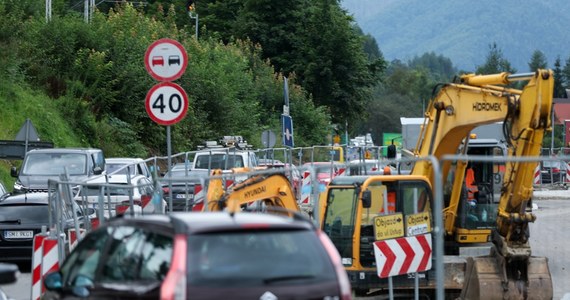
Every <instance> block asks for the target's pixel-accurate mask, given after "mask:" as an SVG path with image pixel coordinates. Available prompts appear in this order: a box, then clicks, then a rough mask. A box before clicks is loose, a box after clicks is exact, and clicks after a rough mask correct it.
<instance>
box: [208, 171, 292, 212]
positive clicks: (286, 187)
mask: <svg viewBox="0 0 570 300" xmlns="http://www.w3.org/2000/svg"><path fill="white" fill-rule="evenodd" d="M252 171H253V170H250V169H248V168H235V169H232V172H233V173H250V172H252ZM212 175H213V176H215V178H213V179H211V180H210V184H209V186H208V193H207V196H206V197H207V206H206V207H205V208H204V210H206V209H207V210H209V211H221V210H224V209H227V210H228V211H230V212H234V213H235V212H238V211H239V210H240V209H241V206H242V205H247V204H251V203H254V202H258V201H261V202H262V204H263V205H268V206H276V207H282V208H284V209H287V210H291V211H300V210H299V206H298V205H297V201H296V199H295V194H294V192H293V190H292V188H291V184H290V182H289V180H288V179H287V177H285V176H284V175H283V174H281V173H272V174H259V175H253V176H252V177H250V178H248V179H246V180H244V181H242V182H240V183H237V184H235V185H233V186H232V187H228V188H227V189H224V187H223V181H222V178H221V177H220V176H221V175H222V170H214V171H212Z"/></svg>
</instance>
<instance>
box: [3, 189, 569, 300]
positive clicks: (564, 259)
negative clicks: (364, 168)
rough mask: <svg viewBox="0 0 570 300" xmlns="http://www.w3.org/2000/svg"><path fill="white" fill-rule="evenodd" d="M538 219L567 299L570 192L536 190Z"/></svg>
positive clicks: (534, 239) (558, 293) (27, 279)
mask: <svg viewBox="0 0 570 300" xmlns="http://www.w3.org/2000/svg"><path fill="white" fill-rule="evenodd" d="M534 203H535V204H536V205H537V206H538V208H535V209H534V212H535V214H536V215H537V221H536V222H535V223H533V224H531V226H530V230H531V231H530V235H531V237H530V243H531V247H532V251H533V255H534V256H546V257H548V263H549V267H550V273H551V275H552V280H553V288H554V299H555V300H559V299H562V300H570V286H569V285H568V283H569V282H570V255H568V249H570V239H568V231H570V223H569V220H570V191H569V190H564V191H554V192H551V191H545V192H535V201H534ZM20 270H21V271H22V274H21V275H20V277H19V279H18V282H16V283H13V284H9V285H2V286H1V288H2V289H3V290H4V292H6V293H7V294H8V295H9V296H10V297H13V298H14V299H16V300H21V299H30V296H31V290H30V289H31V274H30V267H29V266H27V264H24V265H20Z"/></svg>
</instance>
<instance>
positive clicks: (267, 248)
mask: <svg viewBox="0 0 570 300" xmlns="http://www.w3.org/2000/svg"><path fill="white" fill-rule="evenodd" d="M188 241H189V247H188V258H189V259H188V283H189V285H191V286H211V285H215V286H219V285H224V286H228V285H231V286H244V285H249V286H252V285H258V286H259V285H268V284H272V285H278V284H286V285H290V284H295V282H299V280H302V282H303V283H306V282H307V281H309V282H311V283H314V282H322V281H328V280H335V278H336V275H335V272H334V269H333V265H332V262H331V261H330V259H329V258H328V256H327V254H326V253H327V252H326V250H325V249H324V247H323V246H322V245H321V244H320V242H319V240H318V238H317V237H316V236H315V234H314V232H311V231H307V230H303V231H301V230H287V231H282V230H280V231H266V232H260V231H252V232H242V231H240V232H238V233H235V232H232V233H219V232H216V233H215V234H200V235H193V236H191V237H190V238H189V239H188Z"/></svg>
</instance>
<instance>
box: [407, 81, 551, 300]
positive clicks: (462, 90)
mask: <svg viewBox="0 0 570 300" xmlns="http://www.w3.org/2000/svg"><path fill="white" fill-rule="evenodd" d="M519 81H527V83H526V85H525V86H524V88H523V89H522V90H518V89H514V88H509V87H506V86H503V85H507V84H512V83H514V82H519ZM553 87H554V78H553V74H552V71H550V70H538V71H537V72H535V73H525V74H514V75H512V74H508V73H501V74H494V75H472V74H470V75H465V76H462V77H461V82H460V83H454V84H447V85H445V86H443V87H442V88H441V89H440V90H439V93H438V94H437V96H436V97H434V99H433V100H432V102H431V103H430V106H429V109H428V111H427V112H426V121H425V124H424V127H423V129H422V132H421V134H420V139H419V140H418V146H417V148H416V149H417V150H416V153H415V154H416V155H418V156H430V155H433V156H435V157H442V156H444V155H453V154H456V151H457V149H458V147H459V146H460V144H461V143H464V144H466V140H467V139H468V135H469V133H470V132H471V130H473V129H474V128H475V127H477V126H480V125H483V124H490V123H494V122H499V121H502V122H503V133H504V134H505V138H506V140H507V142H508V144H509V150H508V157H513V158H520V157H538V156H539V155H540V148H541V144H542V140H543V137H544V133H545V132H546V131H550V130H552V128H551V119H550V116H551V109H552V97H553V95H552V94H553ZM458 165H459V167H458V170H459V171H458V172H457V173H458V174H456V176H457V177H456V178H455V182H454V193H453V194H452V196H451V199H450V201H449V204H448V206H447V207H446V210H445V211H444V218H445V227H446V232H447V233H448V234H449V233H453V231H454V230H455V224H456V222H455V217H456V216H457V215H458V213H457V207H458V206H459V204H458V203H459V194H460V193H459V191H460V190H461V188H460V185H462V184H463V178H464V177H463V176H464V170H465V164H458ZM536 165H537V162H519V161H509V162H507V164H506V171H505V176H504V179H503V184H502V189H501V196H500V201H499V204H498V213H497V219H496V227H495V230H493V233H492V241H493V243H494V248H493V249H492V255H491V256H489V257H481V258H470V259H469V260H468V267H467V271H468V272H467V273H466V285H465V288H464V289H463V293H462V296H463V297H465V298H469V299H494V298H496V299H502V298H503V297H508V298H509V299H510V298H511V297H514V298H519V299H523V298H526V297H528V299H543V297H546V298H551V297H552V282H551V278H550V273H549V271H548V265H547V260H546V259H545V258H536V257H531V251H530V246H529V244H528V235H529V233H528V223H529V222H533V221H534V220H535V219H536V217H535V216H534V214H532V213H530V212H527V211H526V207H527V204H528V202H529V201H530V199H531V196H532V183H533V171H534V169H535V166H536ZM450 167H451V161H444V162H443V165H442V173H443V174H442V176H443V178H444V179H445V178H447V176H448V173H449V171H450ZM412 174H413V175H423V176H427V177H428V178H430V181H432V182H433V180H434V178H433V177H434V176H436V174H434V173H433V169H432V167H431V164H430V163H429V162H428V161H420V162H418V163H416V165H415V166H414V169H413V170H412ZM483 287H485V288H483ZM537 287H540V289H536V288H537Z"/></svg>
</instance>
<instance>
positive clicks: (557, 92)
mask: <svg viewBox="0 0 570 300" xmlns="http://www.w3.org/2000/svg"><path fill="white" fill-rule="evenodd" d="M561 66H562V65H561V62H560V55H559V56H558V57H556V61H555V62H554V70H553V71H552V72H553V73H554V98H566V90H565V89H564V75H563V73H562V68H561Z"/></svg>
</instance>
